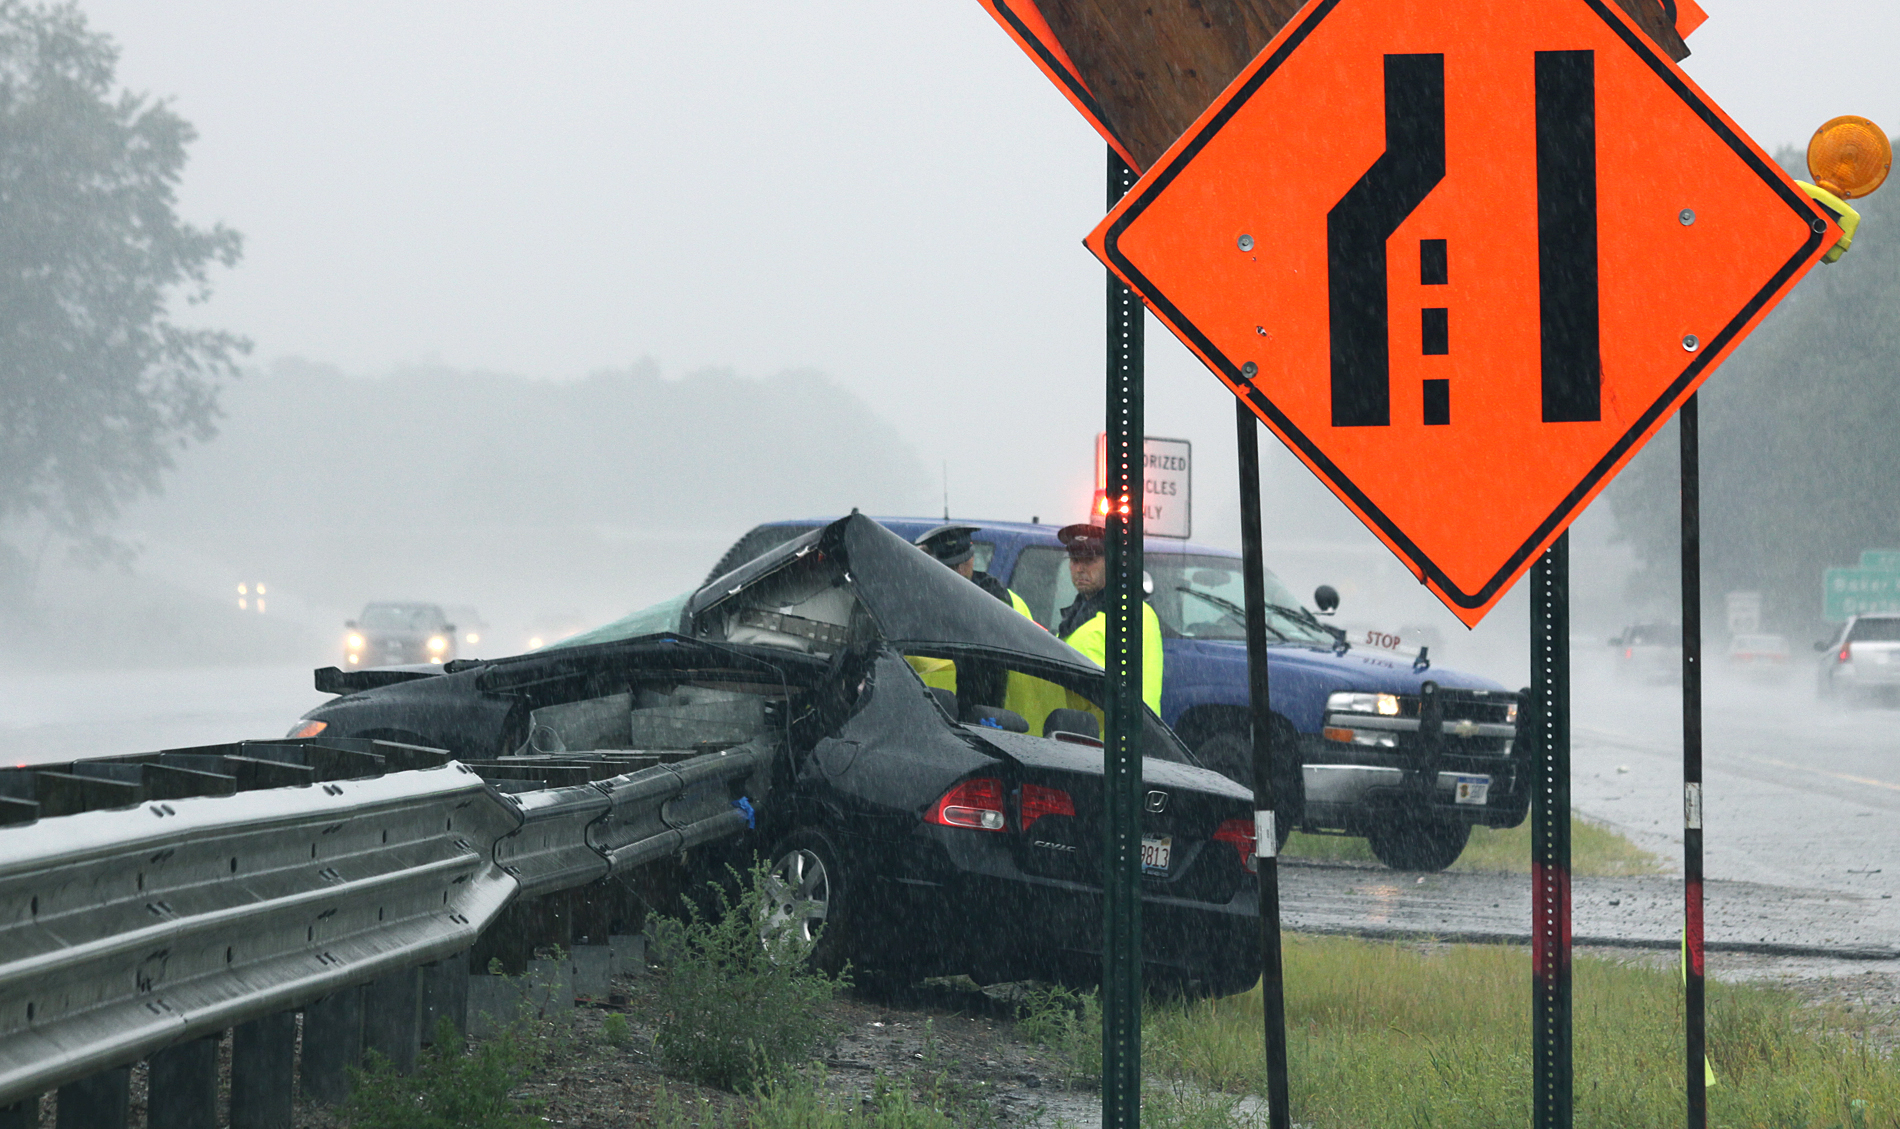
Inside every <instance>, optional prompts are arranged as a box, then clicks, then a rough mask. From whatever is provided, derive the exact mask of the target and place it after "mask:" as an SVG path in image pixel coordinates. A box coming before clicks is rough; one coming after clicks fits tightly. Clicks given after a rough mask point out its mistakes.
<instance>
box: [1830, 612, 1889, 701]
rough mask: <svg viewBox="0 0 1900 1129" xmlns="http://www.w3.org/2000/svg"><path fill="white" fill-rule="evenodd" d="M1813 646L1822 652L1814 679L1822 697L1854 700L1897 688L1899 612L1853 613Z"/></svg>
mask: <svg viewBox="0 0 1900 1129" xmlns="http://www.w3.org/2000/svg"><path fill="white" fill-rule="evenodd" d="M1814 649H1815V650H1817V651H1821V652H1823V654H1822V656H1821V667H1820V670H1819V672H1818V678H1817V683H1816V686H1817V688H1818V690H1819V691H1820V694H1821V696H1822V697H1823V698H1843V699H1847V700H1852V701H1858V700H1864V699H1867V698H1871V697H1872V696H1874V695H1875V694H1880V693H1890V692H1892V691H1893V690H1895V689H1900V615H1896V614H1881V615H1857V616H1855V617H1853V618H1852V619H1850V620H1848V621H1847V622H1846V623H1844V624H1842V625H1841V629H1840V631H1839V632H1837V633H1836V634H1835V636H1834V638H1833V639H1831V640H1829V639H1823V640H1821V641H1820V642H1818V643H1816V644H1815V645H1814Z"/></svg>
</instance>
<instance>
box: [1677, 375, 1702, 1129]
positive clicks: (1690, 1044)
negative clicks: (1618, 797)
mask: <svg viewBox="0 0 1900 1129" xmlns="http://www.w3.org/2000/svg"><path fill="white" fill-rule="evenodd" d="M1696 417H1697V412H1696V397H1694V396H1690V397H1689V398H1688V399H1687V400H1685V401H1683V405H1682V411H1681V413H1680V414H1679V415H1678V416H1677V417H1676V426H1677V427H1678V428H1680V429H1681V439H1682V894H1683V906H1682V909H1683V913H1682V948H1683V957H1682V959H1683V969H1682V986H1683V996H1684V999H1683V1012H1684V1017H1685V1020H1686V1023H1685V1026H1686V1028H1687V1037H1686V1039H1685V1043H1686V1047H1685V1052H1686V1054H1687V1056H1688V1057H1687V1060H1686V1061H1687V1067H1688V1071H1689V1073H1688V1074H1687V1076H1686V1077H1687V1081H1688V1090H1687V1095H1688V1103H1687V1109H1688V1115H1689V1118H1688V1124H1689V1129H1704V1127H1705V1126H1706V1125H1708V1123H1709V1091H1708V1077H1707V1075H1706V1073H1705V1071H1706V1070H1707V1066H1706V1065H1705V1064H1706V1063H1707V1061H1708V1060H1707V1054H1708V1046H1707V1041H1706V1038H1705V1035H1706V1031H1705V1028H1704V1026H1703V1020H1704V1016H1703V1012H1702V1007H1703V1004H1702V987H1703V984H1702V474H1701V452H1700V447H1701V435H1700V430H1701V429H1700V425H1699V422H1698V420H1697V418H1696Z"/></svg>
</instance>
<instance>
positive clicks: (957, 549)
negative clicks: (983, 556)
mask: <svg viewBox="0 0 1900 1129" xmlns="http://www.w3.org/2000/svg"><path fill="white" fill-rule="evenodd" d="M978 528H979V527H978V526H974V525H939V526H938V527H937V528H935V529H933V530H931V531H930V532H928V533H926V534H924V535H923V536H922V537H919V538H918V539H917V540H916V542H915V544H916V545H917V547H918V548H919V549H922V550H923V551H924V552H926V553H929V554H930V555H931V556H933V557H935V558H937V559H938V560H940V561H942V562H943V563H944V564H947V565H949V566H950V567H951V568H955V567H957V566H958V565H960V564H962V563H963V562H964V561H967V560H969V559H970V558H971V557H973V556H975V555H976V546H974V545H972V544H970V534H972V533H975V532H976V531H977V530H978Z"/></svg>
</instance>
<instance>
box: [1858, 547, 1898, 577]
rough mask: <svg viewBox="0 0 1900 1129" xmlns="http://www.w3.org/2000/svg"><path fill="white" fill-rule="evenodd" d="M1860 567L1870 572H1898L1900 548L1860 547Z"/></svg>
mask: <svg viewBox="0 0 1900 1129" xmlns="http://www.w3.org/2000/svg"><path fill="white" fill-rule="evenodd" d="M1860 567H1861V568H1863V569H1865V570H1868V571H1871V572H1900V549H1862V550H1861V551H1860Z"/></svg>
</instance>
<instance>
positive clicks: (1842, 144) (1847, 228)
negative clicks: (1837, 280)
mask: <svg viewBox="0 0 1900 1129" xmlns="http://www.w3.org/2000/svg"><path fill="white" fill-rule="evenodd" d="M1892 169H1893V143H1892V142H1890V141H1888V140H1887V132H1886V131H1885V130H1883V129H1881V128H1880V127H1879V126H1877V125H1875V124H1874V123H1873V122H1870V121H1868V120H1867V119H1866V118H1863V117H1859V116H1857V115H1854V114H1843V115H1841V116H1840V117H1838V118H1834V119H1832V120H1830V121H1828V122H1827V123H1826V124H1824V125H1822V126H1821V128H1820V129H1817V130H1815V131H1814V137H1813V138H1812V139H1811V140H1809V142H1808V175H1809V176H1811V177H1813V178H1814V183H1812V184H1810V183H1808V182H1807V181H1805V180H1798V181H1796V182H1795V183H1796V184H1798V185H1800V186H1801V190H1802V191H1803V192H1806V193H1807V194H1808V195H1809V196H1812V197H1813V198H1814V202H1815V203H1817V204H1819V205H1821V206H1822V207H1823V208H1826V209H1827V211H1828V214H1829V215H1832V216H1833V217H1834V220H1835V222H1837V223H1839V224H1840V226H1841V241H1840V242H1839V243H1836V244H1835V245H1834V246H1833V247H1832V248H1830V249H1829V250H1828V253H1827V254H1826V255H1825V256H1823V257H1822V261H1823V262H1828V263H1833V262H1839V261H1840V258H1841V256H1842V255H1845V254H1847V250H1848V248H1850V247H1852V246H1853V245H1854V231H1855V229H1856V228H1858V227H1860V213H1859V212H1857V211H1855V210H1854V209H1853V208H1852V207H1850V206H1849V205H1848V203H1847V202H1848V201H1849V200H1854V199H1858V198H1860V197H1862V196H1867V195H1869V194H1871V193H1872V192H1873V191H1874V189H1876V188H1879V187H1880V186H1881V185H1882V184H1884V183H1886V180H1887V173H1889V172H1890V171H1892Z"/></svg>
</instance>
